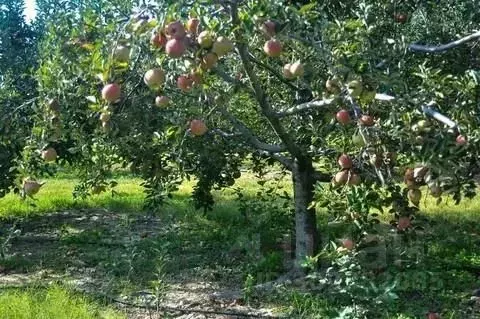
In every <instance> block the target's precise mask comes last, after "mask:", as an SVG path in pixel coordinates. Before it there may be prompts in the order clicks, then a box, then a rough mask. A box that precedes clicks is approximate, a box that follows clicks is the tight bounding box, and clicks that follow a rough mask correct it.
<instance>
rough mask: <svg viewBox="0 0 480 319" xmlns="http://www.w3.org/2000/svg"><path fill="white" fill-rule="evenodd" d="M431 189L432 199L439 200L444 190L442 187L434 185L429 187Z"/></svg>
mask: <svg viewBox="0 0 480 319" xmlns="http://www.w3.org/2000/svg"><path fill="white" fill-rule="evenodd" d="M429 189H430V194H431V195H432V197H434V198H439V197H440V196H442V188H441V187H440V186H438V185H437V184H433V185H431V186H430V187H429Z"/></svg>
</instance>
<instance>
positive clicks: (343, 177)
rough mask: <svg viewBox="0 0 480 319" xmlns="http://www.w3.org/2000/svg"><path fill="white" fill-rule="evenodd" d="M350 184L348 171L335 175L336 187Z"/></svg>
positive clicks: (334, 182)
mask: <svg viewBox="0 0 480 319" xmlns="http://www.w3.org/2000/svg"><path fill="white" fill-rule="evenodd" d="M347 182H348V171H340V172H338V173H337V174H335V177H334V178H333V184H334V185H335V186H340V185H345V184H346V183H347Z"/></svg>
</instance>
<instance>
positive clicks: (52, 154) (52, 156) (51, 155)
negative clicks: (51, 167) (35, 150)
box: [42, 147, 57, 162]
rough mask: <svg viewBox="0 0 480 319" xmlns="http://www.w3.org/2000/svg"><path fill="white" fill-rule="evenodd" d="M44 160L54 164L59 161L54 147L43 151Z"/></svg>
mask: <svg viewBox="0 0 480 319" xmlns="http://www.w3.org/2000/svg"><path fill="white" fill-rule="evenodd" d="M42 159H43V160H44V161H45V162H54V161H55V160H56V159H57V151H56V150H55V149H54V148H53V147H49V148H47V149H45V150H43V151H42Z"/></svg>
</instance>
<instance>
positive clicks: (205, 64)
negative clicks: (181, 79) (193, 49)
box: [201, 52, 218, 70]
mask: <svg viewBox="0 0 480 319" xmlns="http://www.w3.org/2000/svg"><path fill="white" fill-rule="evenodd" d="M217 61H218V56H217V55H216V54H215V53H212V52H209V53H207V54H206V55H205V56H204V57H203V58H202V62H201V67H202V69H204V70H210V69H211V68H213V67H214V66H215V65H216V64H217Z"/></svg>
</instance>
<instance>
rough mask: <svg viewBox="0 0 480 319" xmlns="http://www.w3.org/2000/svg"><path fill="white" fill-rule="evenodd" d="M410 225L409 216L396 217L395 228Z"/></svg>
mask: <svg viewBox="0 0 480 319" xmlns="http://www.w3.org/2000/svg"><path fill="white" fill-rule="evenodd" d="M410 225H411V220H410V217H408V216H400V218H398V223H397V229H399V230H405V229H407V228H409V227H410Z"/></svg>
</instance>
